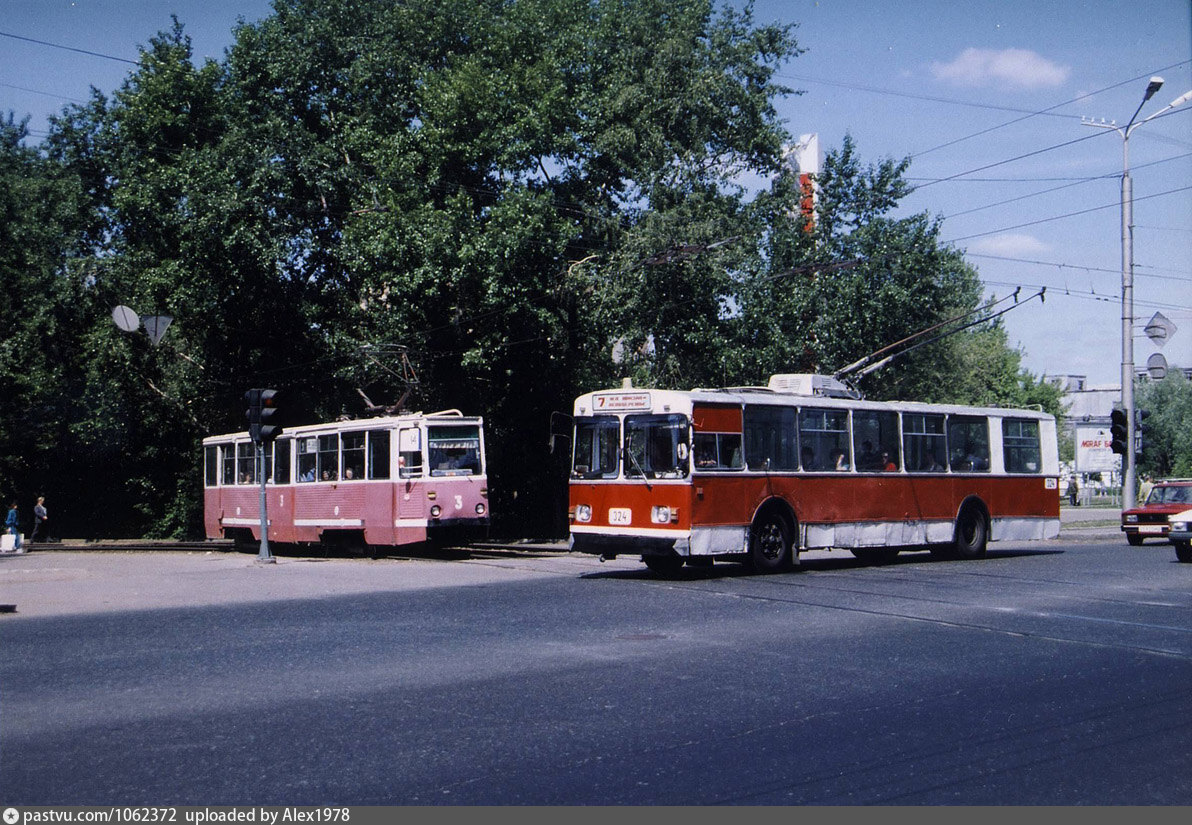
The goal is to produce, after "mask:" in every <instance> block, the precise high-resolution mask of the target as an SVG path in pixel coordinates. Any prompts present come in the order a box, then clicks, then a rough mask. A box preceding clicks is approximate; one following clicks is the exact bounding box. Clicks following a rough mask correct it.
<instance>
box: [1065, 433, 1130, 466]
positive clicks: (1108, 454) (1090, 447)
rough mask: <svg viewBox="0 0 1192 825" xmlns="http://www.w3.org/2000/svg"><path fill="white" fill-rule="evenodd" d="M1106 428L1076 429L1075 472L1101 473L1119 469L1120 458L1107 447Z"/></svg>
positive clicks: (1109, 441)
mask: <svg viewBox="0 0 1192 825" xmlns="http://www.w3.org/2000/svg"><path fill="white" fill-rule="evenodd" d="M1112 440H1113V439H1112V436H1110V434H1109V428H1108V427H1077V428H1076V472H1078V473H1102V472H1109V471H1111V470H1117V469H1119V468H1120V467H1121V464H1122V457H1121V456H1120V455H1118V454H1117V453H1115V452H1114V451H1113V449H1112V448H1111V447H1110V446H1109V445H1110V444H1111V442H1112Z"/></svg>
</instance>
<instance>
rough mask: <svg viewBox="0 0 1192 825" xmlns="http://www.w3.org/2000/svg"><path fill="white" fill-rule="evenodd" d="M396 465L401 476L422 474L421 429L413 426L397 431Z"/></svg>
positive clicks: (411, 476)
mask: <svg viewBox="0 0 1192 825" xmlns="http://www.w3.org/2000/svg"><path fill="white" fill-rule="evenodd" d="M397 450H398V453H397V467H398V474H399V475H400V476H401V477H402V478H414V477H417V476H420V475H422V431H421V430H417V429H415V428H413V427H407V428H406V429H403V430H399V431H398V433H397Z"/></svg>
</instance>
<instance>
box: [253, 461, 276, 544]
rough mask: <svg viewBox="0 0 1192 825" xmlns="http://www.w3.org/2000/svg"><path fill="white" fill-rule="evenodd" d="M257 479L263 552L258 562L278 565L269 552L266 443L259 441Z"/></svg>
mask: <svg viewBox="0 0 1192 825" xmlns="http://www.w3.org/2000/svg"><path fill="white" fill-rule="evenodd" d="M257 478H259V479H260V480H261V552H260V553H258V554H257V561H258V562H261V563H265V564H276V563H277V559H276V558H274V556H273V554H272V553H270V552H269V516H268V514H267V513H266V512H265V442H264V441H263V440H260V441H257Z"/></svg>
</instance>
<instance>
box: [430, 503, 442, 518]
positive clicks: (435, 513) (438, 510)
mask: <svg viewBox="0 0 1192 825" xmlns="http://www.w3.org/2000/svg"><path fill="white" fill-rule="evenodd" d="M442 512H443V508H442V507H440V506H439V505H437V504H435V505H433V506H432V507H431V508H430V517H431V518H438V517H439V515H440V514H442Z"/></svg>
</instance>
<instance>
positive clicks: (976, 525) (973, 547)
mask: <svg viewBox="0 0 1192 825" xmlns="http://www.w3.org/2000/svg"><path fill="white" fill-rule="evenodd" d="M988 539H989V534H988V530H987V529H986V526H985V516H983V515H982V514H981V511H980V510H978V509H977V508H976V507H974V506H972V505H969V506H967V507H965V508H964V509H962V510H961V511H960V517H959V518H957V519H956V537H955V539H954V540H953V544H952V549H953V552H954V553H955V555H956V557H957V558H961V559H979V558H982V557H983V556H984V555H985V547H986V542H987V541H988Z"/></svg>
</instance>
